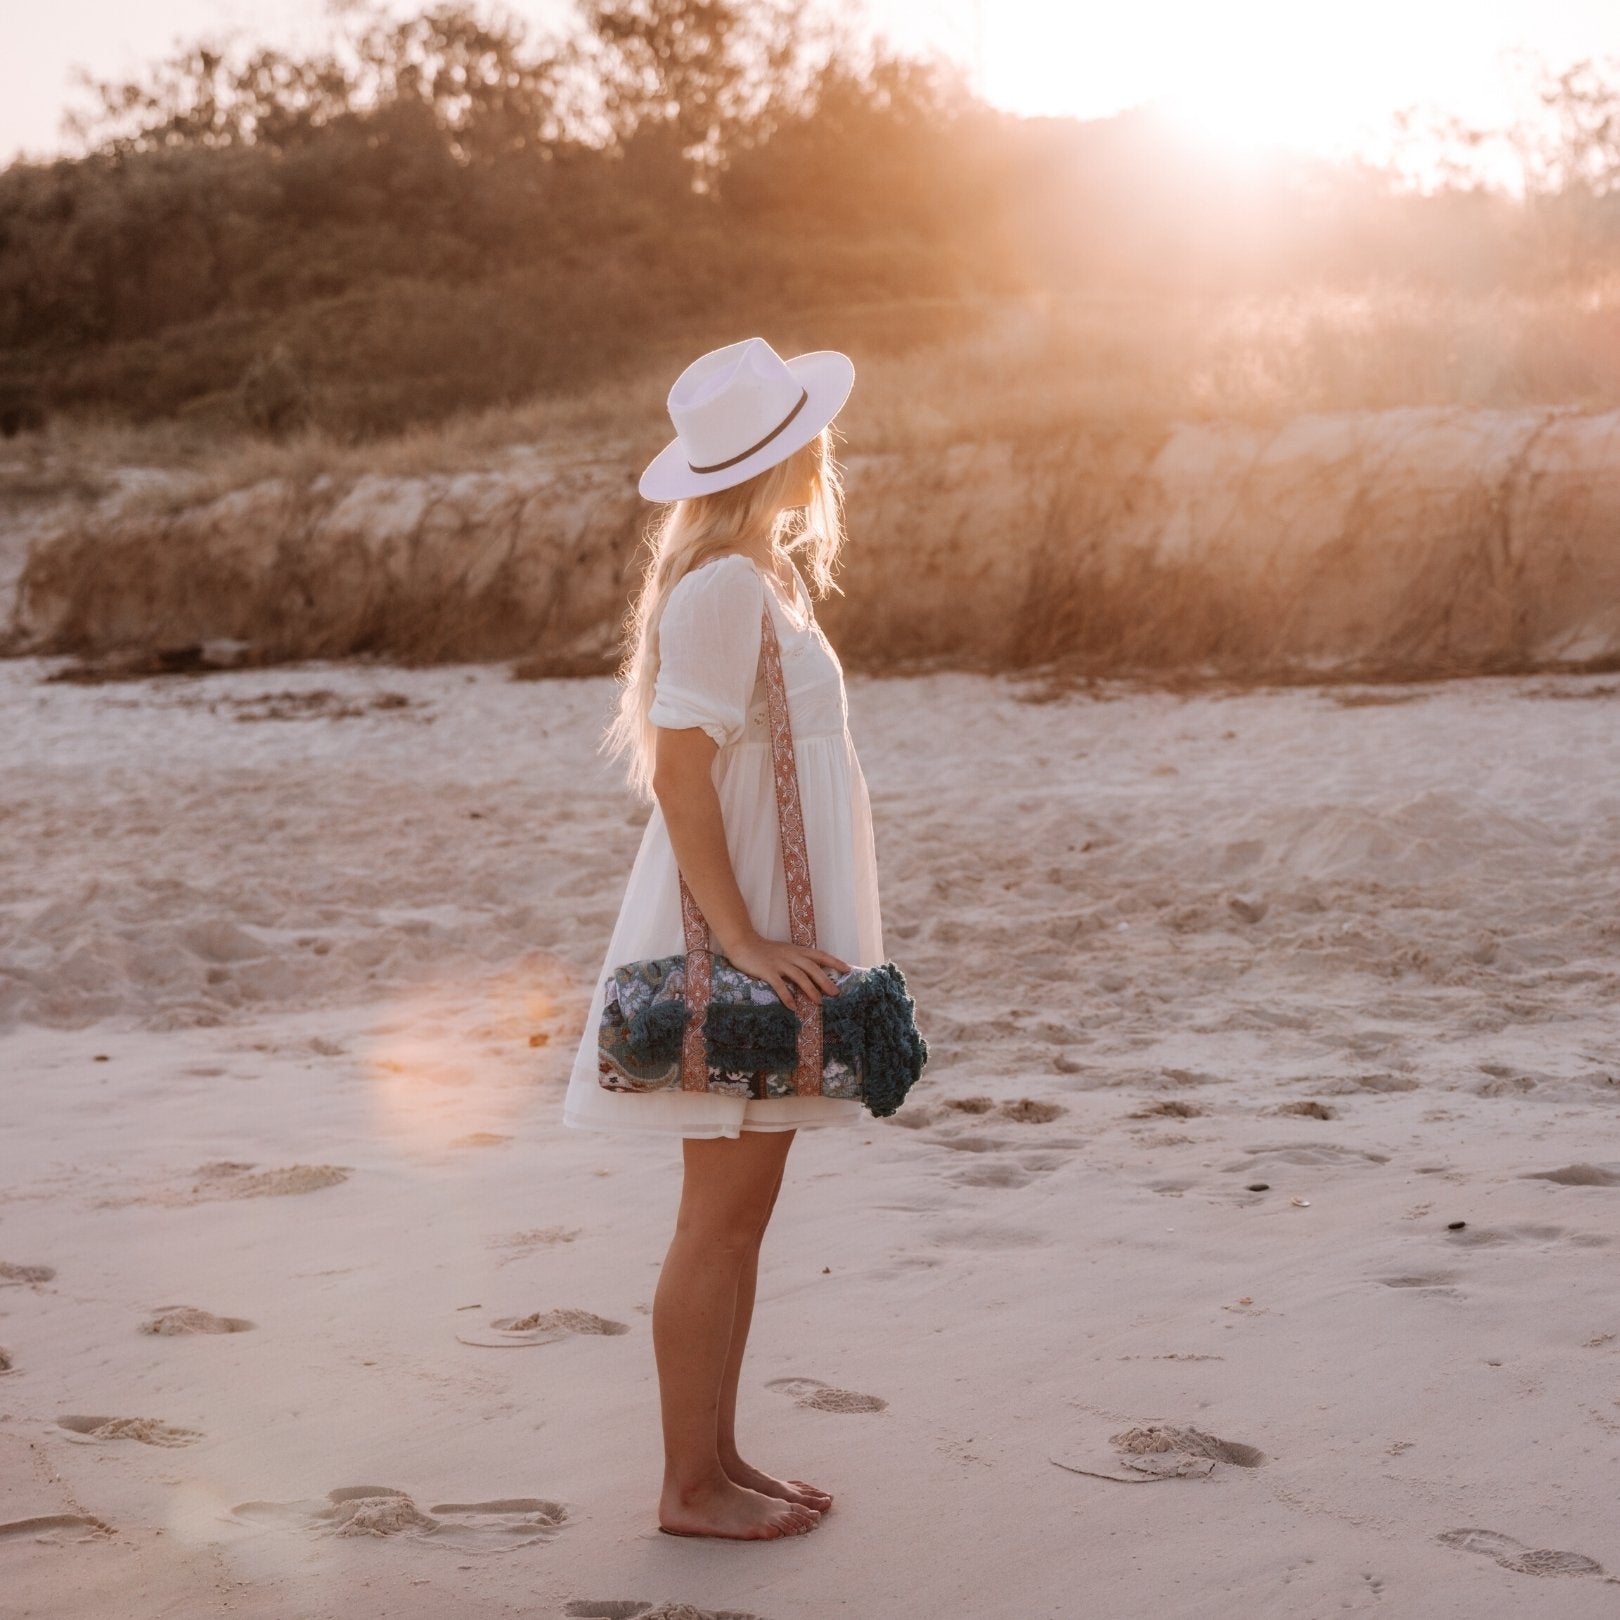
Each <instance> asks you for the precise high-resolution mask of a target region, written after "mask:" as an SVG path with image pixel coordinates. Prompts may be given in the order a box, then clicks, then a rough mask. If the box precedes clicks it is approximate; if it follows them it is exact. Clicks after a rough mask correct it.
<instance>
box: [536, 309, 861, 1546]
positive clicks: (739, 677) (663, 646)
mask: <svg viewBox="0 0 1620 1620" xmlns="http://www.w3.org/2000/svg"><path fill="white" fill-rule="evenodd" d="M853 381H854V367H853V366H852V365H851V363H850V361H849V360H848V358H847V357H846V356H844V355H842V354H838V353H836V352H835V351H831V350H819V351H816V352H815V353H811V354H805V355H800V356H799V357H798V358H797V359H794V360H790V361H784V360H783V359H782V358H781V356H780V355H778V354H777V353H776V351H775V350H774V349H772V348H771V346H770V345H769V344H768V343H766V342H765V341H764V340H763V339H761V338H750V339H748V340H746V341H744V342H742V343H735V344H731V345H730V346H728V347H726V348H723V349H717V350H715V351H713V352H712V353H710V354H706V355H704V356H703V357H702V358H701V359H699V360H697V361H695V362H693V364H692V365H691V366H689V367H688V368H687V369H686V370H685V371H684V372H682V374H681V376H680V378H679V379H678V380H677V381H676V383H675V386H674V388H673V389H672V390H671V392H670V396H669V413H670V417H671V420H672V421H673V422H674V424H675V429H676V437H675V439H674V440H673V441H672V442H671V443H670V444H669V445H668V446H666V448H665V449H664V450H663V451H661V452H660V454H659V455H658V456H657V457H656V458H655V459H654V461H653V462H652V463H651V464H650V465H649V466H648V468H647V470H646V471H645V472H644V473H643V475H642V478H641V485H640V487H641V492H642V494H643V495H645V496H646V497H648V498H649V499H651V500H656V501H662V502H665V503H667V504H666V506H665V508H664V511H663V513H662V515H661V519H660V521H659V522H658V524H657V526H656V527H655V529H654V531H653V533H652V535H651V536H650V541H649V544H650V549H651V553H652V555H651V557H650V559H649V561H648V563H647V565H646V569H645V573H644V578H643V584H642V589H641V591H640V594H639V596H638V598H637V601H636V603H635V606H634V609H633V610H632V613H631V616H630V620H629V629H628V634H627V638H626V648H627V656H626V661H625V664H624V667H623V670H622V686H621V691H620V697H619V707H618V712H617V714H616V716H615V719H614V721H613V724H612V726H611V727H610V728H609V730H608V733H607V736H606V738H605V739H604V741H605V745H606V746H607V747H608V749H609V751H610V753H612V754H613V755H615V756H617V755H620V754H624V755H628V757H629V770H630V781H631V786H632V788H633V789H634V790H635V791H636V793H637V794H638V796H639V797H641V798H642V799H643V800H650V801H652V805H653V807H652V811H651V814H650V816H649V818H648V821H647V827H646V831H645V833H644V834H643V837H642V841H641V847H640V849H639V851H638V852H637V855H636V858H635V862H634V865H633V866H632V868H631V871H630V877H629V882H628V884H627V886H626V890H625V895H624V901H623V904H622V906H621V908H620V912H619V918H618V922H617V925H616V926H615V928H614V931H613V936H612V939H611V941H610V943H609V945H608V949H607V953H606V956H605V957H604V959H603V966H602V971H601V973H600V974H598V976H597V983H596V991H595V997H594V1000H593V1002H592V1005H591V1010H590V1013H589V1016H588V1018H587V1021H586V1026H585V1032H584V1036H583V1038H582V1040H581V1042H580V1046H579V1053H578V1056H577V1057H576V1059H575V1063H574V1068H573V1073H572V1075H571V1077H570V1080H569V1085H568V1095H567V1098H566V1100H565V1102H564V1107H563V1120H564V1123H565V1124H568V1125H570V1126H574V1127H576V1128H579V1129H584V1130H608V1131H652V1132H662V1133H664V1134H666V1135H670V1136H679V1137H681V1138H683V1141H682V1153H683V1159H684V1168H683V1180H682V1188H681V1201H680V1209H679V1213H678V1215H677V1217H676V1223H675V1235H674V1238H673V1240H672V1242H671V1243H670V1246H669V1250H668V1253H667V1254H666V1256H665V1259H664V1265H663V1270H662V1272H661V1274H660V1276H659V1281H658V1289H657V1292H656V1294H655V1295H654V1299H653V1323H652V1327H653V1349H654V1355H655V1357H656V1360H657V1365H658V1380H659V1391H660V1399H661V1403H662V1409H663V1432H664V1483H663V1492H662V1495H661V1497H660V1500H659V1509H658V1515H659V1527H660V1529H663V1530H666V1531H668V1532H670V1533H671V1534H674V1535H696V1536H720V1537H727V1538H734V1539H747V1540H752V1539H759V1538H775V1537H778V1536H784V1535H796V1534H802V1533H803V1532H804V1531H807V1530H810V1529H813V1528H814V1527H815V1526H816V1524H817V1523H818V1522H819V1521H820V1518H821V1514H822V1513H823V1512H825V1511H826V1510H827V1509H828V1508H829V1507H830V1506H831V1504H832V1497H831V1496H830V1495H829V1494H828V1493H827V1492H826V1491H824V1490H821V1489H819V1488H818V1487H816V1486H814V1485H809V1484H806V1483H805V1482H804V1481H803V1480H799V1479H783V1478H779V1477H778V1476H776V1475H775V1474H772V1473H769V1472H767V1471H766V1470H764V1469H761V1468H756V1467H755V1466H754V1465H753V1464H752V1463H749V1462H745V1461H744V1460H743V1457H742V1454H741V1452H740V1451H739V1449H738V1444H737V1435H736V1406H737V1386H738V1379H739V1374H740V1370H741V1366H742V1359H743V1351H744V1347H745V1345H746V1343H747V1338H748V1328H749V1322H750V1319H751V1317H752V1313H753V1306H754V1291H755V1279H756V1276H757V1272H758V1265H759V1247H760V1240H761V1238H762V1237H763V1236H764V1232H765V1226H766V1223H767V1222H768V1221H769V1219H770V1215H771V1210H772V1207H773V1206H774V1204H775V1202H776V1194H777V1191H778V1189H779V1188H780V1186H781V1182H782V1171H783V1167H784V1165H785V1163H786V1160H787V1153H788V1148H789V1147H790V1146H791V1144H792V1142H793V1138H794V1134H795V1132H796V1131H798V1130H800V1129H805V1128H811V1127H826V1126H834V1125H846V1126H847V1125H852V1124H854V1123H856V1122H857V1121H858V1120H859V1119H860V1117H861V1114H862V1104H861V1103H860V1101H859V1100H857V1099H852V1098H846V1097H826V1096H774V1097H773V1096H767V1095H765V1094H764V1086H763V1084H762V1083H761V1081H760V1078H759V1077H757V1076H736V1075H733V1076H727V1077H724V1079H723V1082H722V1083H723V1085H724V1086H725V1089H723V1090H707V1091H685V1090H674V1089H666V1090H657V1091H645V1092H633V1091H627V1090H616V1089H612V1083H613V1082H614V1081H615V1079H616V1078H617V1077H615V1076H614V1075H613V1073H612V1071H611V1069H610V1068H608V1067H606V1066H604V1065H601V1064H599V1061H598V1053H597V1046H596V1030H597V1023H598V1021H599V1019H600V1017H601V1012H602V1001H603V988H602V987H603V982H604V981H605V980H606V979H607V978H608V977H610V976H611V974H612V971H613V969H614V967H616V966H618V965H620V964H623V963H627V962H633V961H640V960H644V959H647V958H652V957H659V956H674V955H679V954H681V953H683V952H684V951H685V949H686V946H685V939H684V935H683V932H682V925H681V909H680V897H679V880H680V875H681V874H684V875H685V878H686V882H687V886H688V888H689V889H690V890H691V893H692V896H693V898H694V899H695V900H696V902H697V905H698V908H699V910H700V911H701V912H702V913H703V916H704V919H705V921H706V922H707V924H708V927H709V931H710V935H711V944H712V946H713V948H714V949H715V950H717V951H718V952H719V953H721V954H722V955H724V956H725V957H727V958H728V959H729V960H730V961H731V962H732V963H734V964H735V965H736V966H737V967H739V968H741V969H742V970H743V971H744V972H745V973H750V974H752V975H754V976H755V977H756V978H759V979H762V980H764V981H766V982H767V983H768V984H770V986H771V987H772V989H774V990H775V992H776V994H777V995H778V997H780V998H781V1000H782V1001H783V1002H785V1003H786V1004H788V1005H789V1006H794V1005H795V1003H796V998H797V997H800V996H802V997H805V998H808V1001H809V1002H819V1001H820V999H821V997H822V996H823V995H830V994H833V993H835V991H836V988H837V986H836V984H835V983H834V980H833V977H832V975H833V974H834V973H838V974H842V973H844V972H847V971H848V970H849V969H850V968H851V967H852V966H854V965H856V964H860V965H863V966H865V965H873V964H876V963H879V962H881V961H883V959H884V957H883V938H882V925H881V922H880V919H879V915H878V896H877V859H876V853H875V849H874V845H873V838H872V820H871V806H870V803H869V801H868V798H867V791H866V781H865V778H864V777H863V776H862V774H861V767H860V762H859V761H858V760H857V758H856V756H855V750H854V746H853V744H852V742H851V740H850V736H849V727H848V712H849V711H848V705H847V702H846V698H845V693H844V681H843V670H842V668H841V666H840V665H839V662H838V659H837V657H836V655H835V654H834V652H833V650H832V647H831V646H830V645H829V643H828V642H827V639H826V637H825V636H824V635H823V634H822V633H821V630H820V627H819V626H818V625H817V624H816V622H815V615H814V613H813V611H812V609H811V604H810V597H809V592H808V590H807V588H806V586H805V584H804V581H803V579H802V578H801V576H800V574H799V572H798V569H797V568H796V567H795V565H794V562H793V559H792V555H791V553H792V552H794V551H798V552H800V553H801V554H802V555H803V556H804V558H805V560H806V561H807V563H808V565H809V568H810V572H811V576H812V577H813V579H814V580H815V582H816V586H817V591H818V594H820V595H825V594H826V592H827V591H828V590H829V589H830V588H831V587H832V569H833V565H834V563H835V562H836V561H837V559H838V555H839V552H840V550H841V548H842V546H843V543H844V531H843V517H842V490H841V486H840V482H839V478H838V474H837V470H836V467H835V464H834V462H833V460H832V455H831V449H830V445H829V437H830V424H831V422H832V419H833V417H834V416H835V415H836V414H837V412H838V411H839V409H840V408H841V407H842V405H843V403H844V401H845V400H846V399H847V398H848V396H849V391H850V387H851V385H852V384H853ZM762 608H765V609H768V611H769V612H770V615H771V622H772V624H773V625H774V627H775V629H776V633H777V638H778V641H779V643H780V646H781V658H782V669H783V675H784V680H785V685H786V689H787V697H788V713H789V719H790V724H791V729H792V733H793V745H794V754H795V760H796V765H797V770H798V777H799V795H800V802H801V806H802V810H803V818H804V825H805V844H806V851H807V855H808V859H809V865H810V873H811V880H812V883H811V887H812V900H813V904H814V909H815V918H816V929H817V934H816V938H817V945H816V947H813V948H812V947H801V946H798V945H794V944H792V943H790V942H789V937H788V936H789V925H788V905H787V887H786V880H785V876H784V873H783V865H782V855H781V848H780V843H779V834H778V829H777V810H776V797H775V787H774V778H773V775H772V769H771V751H770V730H769V719H768V712H767V696H766V687H765V678H764V673H763V670H762V668H761V664H760V654H761V644H762V642H763V639H764V636H763V629H762V625H761V610H762ZM711 1073H718V1071H711ZM620 1083H621V1084H622V1082H620Z"/></svg>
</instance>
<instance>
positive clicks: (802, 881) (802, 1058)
mask: <svg viewBox="0 0 1620 1620" xmlns="http://www.w3.org/2000/svg"><path fill="white" fill-rule="evenodd" d="M760 611H761V617H762V624H763V629H762V632H761V635H760V645H759V651H760V658H761V659H762V660H763V662H764V665H765V692H766V698H767V701H768V703H769V706H770V720H771V771H772V775H773V776H774V777H775V780H776V825H777V832H778V834H779V836H780V839H781V845H782V871H783V874H784V876H785V878H786V880H787V901H788V932H789V934H790V936H791V937H792V940H793V943H794V944H795V945H814V944H815V943H816V910H815V905H814V903H813V900H812V898H811V893H810V859H809V856H808V855H807V854H806V853H805V847H804V812H803V809H802V807H801V806H800V804H799V772H798V765H797V762H796V761H795V759H794V754H793V730H792V727H791V726H790V725H789V724H788V701H787V683H786V681H785V680H784V679H783V676H782V648H781V644H780V643H779V642H778V641H777V638H776V626H775V625H774V624H773V623H772V622H771V610H770V606H769V604H768V603H767V604H766V605H765V606H763V607H762V608H761V610H760ZM681 927H682V930H683V932H684V933H685V936H686V1007H687V1019H686V1034H685V1036H684V1038H683V1040H682V1044H681V1089H682V1090H683V1091H705V1090H707V1089H708V1084H709V1064H708V1052H707V1047H706V1043H705V1041H704V1036H703V1020H704V1016H705V1014H706V1013H707V1012H708V1008H709V995H710V978H709V969H710V965H711V961H712V955H713V953H712V952H711V951H710V949H709V927H708V924H707V923H706V922H705V921H704V920H703V913H702V912H701V911H699V910H698V904H697V901H696V900H695V899H694V898H693V896H692V891H691V890H690V889H689V888H687V886H686V878H685V877H684V876H682V878H681ZM789 988H790V989H792V988H793V987H792V986H791V985H790V986H789ZM794 999H795V1001H796V1003H797V1006H796V1008H795V1010H796V1011H797V1012H798V1014H799V1065H798V1067H797V1068H796V1069H795V1070H794V1071H793V1089H794V1091H795V1092H796V1093H797V1094H798V1095H799V1096H801V1097H817V1096H820V1094H821V1061H822V1058H821V1048H822V1025H821V1008H820V1006H819V1005H811V1004H810V1003H809V998H808V997H807V996H806V995H805V994H804V993H803V992H802V991H797V990H795V991H794Z"/></svg>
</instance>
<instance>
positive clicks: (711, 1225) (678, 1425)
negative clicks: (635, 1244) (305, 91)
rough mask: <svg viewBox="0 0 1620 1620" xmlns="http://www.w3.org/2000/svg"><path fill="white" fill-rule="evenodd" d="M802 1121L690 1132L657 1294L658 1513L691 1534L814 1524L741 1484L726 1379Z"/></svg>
mask: <svg viewBox="0 0 1620 1620" xmlns="http://www.w3.org/2000/svg"><path fill="white" fill-rule="evenodd" d="M793 1134H794V1133H793V1132H792V1131H781V1132H776V1131H744V1132H743V1133H742V1134H741V1135H740V1136H737V1137H723V1136H722V1137H715V1138H711V1139H707V1140H703V1139H697V1138H688V1139H687V1140H686V1141H684V1142H683V1143H682V1144H681V1146H682V1148H683V1150H684V1156H685V1174H684V1177H683V1180H682V1183H681V1203H680V1210H679V1212H678V1213H677V1215H676V1217H675V1236H674V1238H673V1239H672V1240H671V1242H670V1246H669V1250H668V1253H667V1254H666V1255H665V1257H664V1266H663V1270H662V1271H661V1272H660V1273H659V1277H658V1287H657V1290H656V1292H655V1293H654V1295H653V1323H652V1327H653V1353H654V1356H655V1358H656V1360H657V1364H658V1385H659V1394H660V1399H661V1403H662V1410H663V1427H664V1488H663V1492H662V1495H661V1496H660V1498H659V1503H658V1522H659V1524H660V1525H661V1526H662V1527H663V1528H664V1529H666V1530H675V1531H684V1532H686V1533H687V1534H691V1535H706V1536H724V1537H733V1538H737V1539H746V1540H753V1539H764V1538H772V1537H776V1536H783V1535H797V1534H800V1533H802V1532H803V1531H806V1530H811V1529H814V1528H815V1526H816V1524H817V1523H818V1522H819V1520H820V1517H821V1516H820V1514H819V1513H818V1512H817V1511H816V1510H815V1509H814V1508H812V1507H807V1506H805V1505H804V1504H803V1503H801V1502H788V1501H784V1500H782V1499H781V1498H779V1497H775V1496H767V1495H765V1494H764V1493H763V1492H760V1491H755V1490H751V1489H749V1488H748V1487H746V1486H743V1485H738V1484H737V1483H736V1482H735V1481H733V1480H732V1479H731V1478H729V1477H728V1476H727V1474H726V1471H725V1469H724V1467H723V1466H722V1465H721V1462H720V1444H719V1435H720V1388H721V1384H722V1382H723V1380H724V1378H725V1374H726V1362H727V1358H728V1357H729V1355H730V1351H731V1339H732V1327H733V1324H734V1322H735V1320H736V1313H737V1296H738V1291H739V1287H740V1284H741V1281H742V1273H743V1269H744V1266H745V1264H746V1263H747V1262H748V1260H749V1257H750V1255H751V1254H753V1253H754V1252H755V1250H756V1249H757V1247H758V1239H759V1233H760V1231H761V1229H762V1227H763V1226H764V1223H765V1219H766V1217H767V1216H768V1214H769V1212H770V1208H771V1201H772V1199H773V1197H774V1196H775V1190H776V1187H777V1184H778V1182H779V1181H780V1179H781V1174H782V1167H783V1164H784V1163H785V1161H786V1158H787V1150H788V1147H789V1146H790V1145H791V1143H792V1139H793Z"/></svg>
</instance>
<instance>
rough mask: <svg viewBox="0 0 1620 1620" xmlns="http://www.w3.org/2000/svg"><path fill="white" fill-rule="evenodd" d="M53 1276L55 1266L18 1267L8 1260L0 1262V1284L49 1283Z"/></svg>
mask: <svg viewBox="0 0 1620 1620" xmlns="http://www.w3.org/2000/svg"><path fill="white" fill-rule="evenodd" d="M55 1275H56V1267H55V1266H19V1265H17V1264H15V1263H14V1262H12V1261H10V1260H0V1284H4V1283H42V1282H49V1281H50V1280H51V1278H52V1277H54V1276H55Z"/></svg>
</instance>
